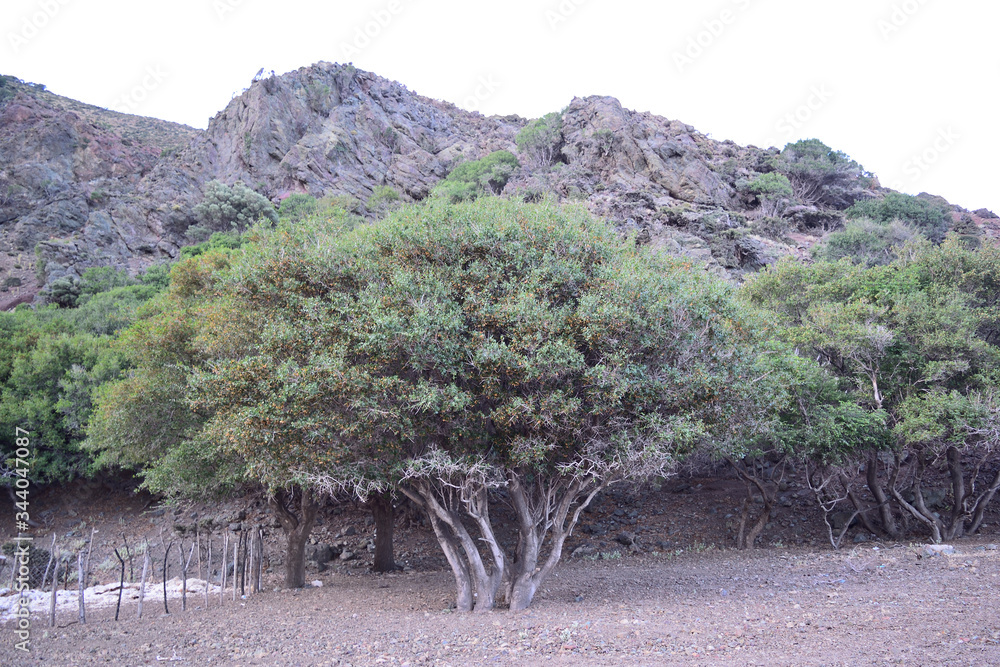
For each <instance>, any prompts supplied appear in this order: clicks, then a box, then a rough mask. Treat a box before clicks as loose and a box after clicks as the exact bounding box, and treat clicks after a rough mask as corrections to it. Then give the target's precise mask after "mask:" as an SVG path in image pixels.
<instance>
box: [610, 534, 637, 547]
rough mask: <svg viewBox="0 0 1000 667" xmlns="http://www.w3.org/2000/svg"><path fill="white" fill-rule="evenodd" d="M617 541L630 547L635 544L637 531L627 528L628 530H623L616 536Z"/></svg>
mask: <svg viewBox="0 0 1000 667" xmlns="http://www.w3.org/2000/svg"><path fill="white" fill-rule="evenodd" d="M615 542H617V543H618V544H621V545H623V546H626V547H630V546H632V545H633V544H635V533H632V532H630V531H627V530H626V531H622V532H621V533H619V534H618V536H617V537H616V538H615Z"/></svg>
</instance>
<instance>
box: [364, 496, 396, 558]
mask: <svg viewBox="0 0 1000 667" xmlns="http://www.w3.org/2000/svg"><path fill="white" fill-rule="evenodd" d="M368 505H369V506H370V507H371V510H372V514H373V515H374V517H375V564H374V565H373V566H372V569H374V570H375V571H376V572H392V571H393V570H395V569H396V562H395V560H394V559H393V553H392V530H393V525H394V524H395V522H396V513H395V512H394V511H393V507H392V493H391V492H383V493H377V494H374V495H373V496H372V498H371V500H370V501H369V503H368Z"/></svg>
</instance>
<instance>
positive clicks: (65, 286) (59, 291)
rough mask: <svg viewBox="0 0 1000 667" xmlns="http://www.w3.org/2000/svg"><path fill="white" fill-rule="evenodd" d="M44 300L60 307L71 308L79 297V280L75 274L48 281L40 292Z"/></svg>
mask: <svg viewBox="0 0 1000 667" xmlns="http://www.w3.org/2000/svg"><path fill="white" fill-rule="evenodd" d="M42 294H43V296H44V297H45V300H46V301H47V302H49V303H54V304H55V305H57V306H59V307H60V308H72V307H73V306H75V305H76V300H77V299H78V298H80V280H79V279H78V278H77V277H76V276H63V277H62V278H57V279H55V280H53V281H52V282H51V283H49V285H48V287H47V288H46V289H45V290H44V291H43V292H42Z"/></svg>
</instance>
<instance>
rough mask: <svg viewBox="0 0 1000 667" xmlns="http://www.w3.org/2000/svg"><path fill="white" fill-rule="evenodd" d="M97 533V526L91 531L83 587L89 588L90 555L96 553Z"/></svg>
mask: <svg viewBox="0 0 1000 667" xmlns="http://www.w3.org/2000/svg"><path fill="white" fill-rule="evenodd" d="M96 532H97V526H93V527H92V528H91V529H90V544H88V545H87V567H86V569H85V570H84V572H83V577H84V579H83V587H84V588H86V587H87V582H88V581H89V580H90V554H91V553H92V552H93V551H94V533H96Z"/></svg>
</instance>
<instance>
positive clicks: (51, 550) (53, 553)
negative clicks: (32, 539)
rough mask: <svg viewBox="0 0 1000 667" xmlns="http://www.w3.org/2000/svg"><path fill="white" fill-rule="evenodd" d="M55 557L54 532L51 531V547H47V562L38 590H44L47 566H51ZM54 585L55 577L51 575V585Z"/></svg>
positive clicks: (47, 574)
mask: <svg viewBox="0 0 1000 667" xmlns="http://www.w3.org/2000/svg"><path fill="white" fill-rule="evenodd" d="M55 557H56V534H55V533H52V548H51V549H49V563H48V565H46V566H45V574H43V575H42V585H41V587H40V588H39V590H42V591H44V590H45V580H46V579H48V578H49V568H50V567H52V561H53V560H54V559H55ZM55 585H56V577H55V575H52V586H53V587H54V586H55Z"/></svg>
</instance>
